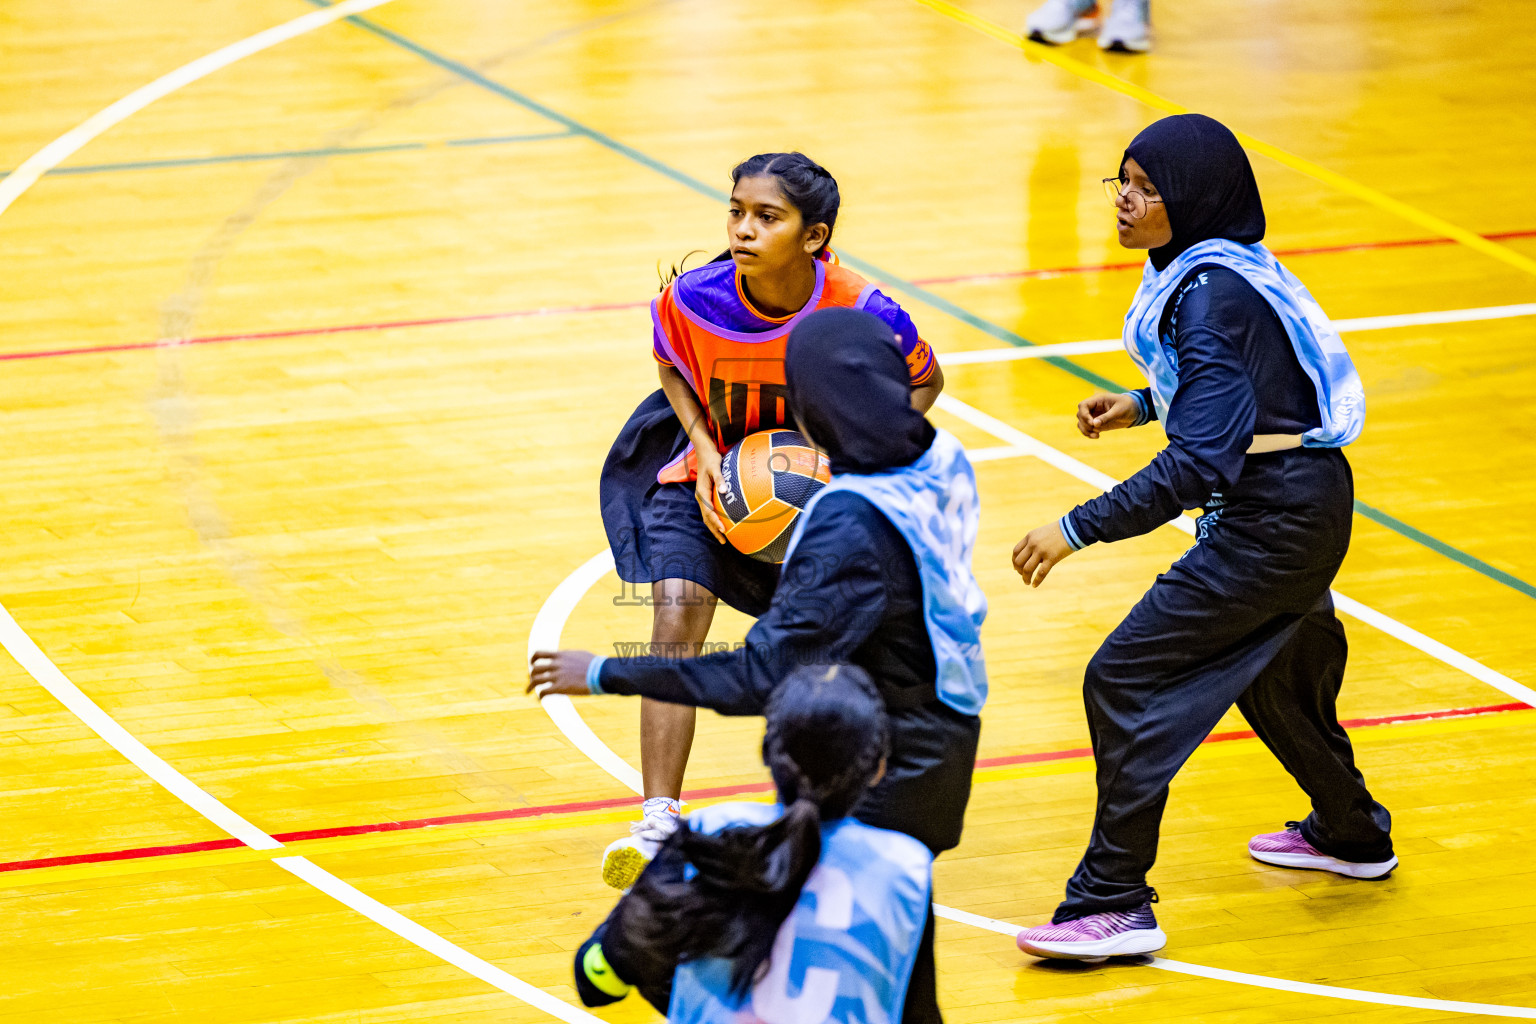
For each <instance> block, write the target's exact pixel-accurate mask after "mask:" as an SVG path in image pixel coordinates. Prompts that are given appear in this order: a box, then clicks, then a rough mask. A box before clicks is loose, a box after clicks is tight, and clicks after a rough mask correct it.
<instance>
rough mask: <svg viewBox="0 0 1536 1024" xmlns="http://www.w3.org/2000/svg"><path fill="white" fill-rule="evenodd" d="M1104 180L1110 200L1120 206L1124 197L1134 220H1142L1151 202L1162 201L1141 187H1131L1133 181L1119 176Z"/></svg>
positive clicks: (1105, 191) (1105, 192) (1106, 193)
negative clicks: (1123, 179) (1124, 179)
mask: <svg viewBox="0 0 1536 1024" xmlns="http://www.w3.org/2000/svg"><path fill="white" fill-rule="evenodd" d="M1102 180H1103V182H1104V194H1105V195H1106V196H1108V197H1109V201H1110V202H1112V203H1114V204H1115V205H1116V206H1119V205H1120V200H1122V199H1124V200H1125V203H1126V205H1127V206H1128V207H1130V209H1129V210H1127V211H1126V212H1127V213H1128V214H1129V215H1130V218H1131V219H1132V220H1141V218H1143V217H1145V216H1146V215H1147V205H1148V204H1149V203H1160V202H1162V200H1161V199H1153V198H1152V197H1151V196H1149V195H1147V194H1146V193H1145V192H1143V191H1142V190H1141V189H1139V188H1131V183H1130V182H1128V181H1122V180H1121V179H1119V178H1104V179H1102Z"/></svg>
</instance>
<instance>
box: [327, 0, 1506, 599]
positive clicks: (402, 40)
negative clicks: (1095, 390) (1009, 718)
mask: <svg viewBox="0 0 1536 1024" xmlns="http://www.w3.org/2000/svg"><path fill="white" fill-rule="evenodd" d="M307 2H308V3H310V4H312V5H314V6H315V7H329V6H331V4H330V0H307ZM345 20H347V21H349V22H351V23H352V24H354V25H356V26H357V27H358V28H361V29H365V30H367V31H369V32H372V33H373V34H374V35H376V36H379V37H380V38H382V39H387V40H388V41H389V42H391V43H394V44H395V45H396V46H399V47H401V48H402V49H405V50H409V51H410V52H411V53H414V54H416V55H417V56H418V57H420V58H422V59H423V60H425V61H428V62H429V63H432V64H436V65H437V66H438V67H440V68H442V69H444V70H445V71H451V72H453V73H454V74H456V75H458V76H459V77H461V78H463V79H465V80H466V81H469V82H472V83H474V84H475V85H478V86H480V87H481V88H483V89H485V90H487V91H489V92H493V93H495V94H496V95H498V96H501V97H502V98H504V99H508V100H511V101H512V102H513V103H516V104H517V105H518V106H520V107H522V108H523V109H525V110H529V111H532V112H533V113H535V114H538V115H539V116H540V117H544V118H547V119H549V120H551V121H553V122H555V123H556V124H559V125H564V126H565V128H566V129H567V130H568V131H569V132H570V133H571V134H573V135H580V136H583V137H585V138H588V139H591V140H592V141H593V142H595V143H597V144H598V145H600V146H602V147H603V148H604V149H608V150H611V151H612V152H614V153H617V154H619V155H620V156H623V157H626V158H628V159H630V160H633V161H634V162H635V163H637V164H640V165H641V166H643V167H646V168H649V169H650V170H653V171H655V172H656V173H657V174H660V175H662V176H663V177H666V178H670V179H672V180H673V181H675V182H677V183H678V184H680V185H682V186H684V187H685V188H688V189H691V190H692V191H694V192H697V193H699V194H700V195H703V196H707V197H708V198H710V199H713V200H715V201H716V202H721V203H723V202H726V201H727V200H729V199H730V196H729V195H728V194H727V193H725V192H722V191H721V190H720V189H717V188H714V187H712V186H710V185H707V184H705V183H704V182H702V181H700V180H699V179H698V178H695V177H694V176H693V175H691V174H688V173H687V172H685V171H680V170H678V169H677V168H675V167H670V166H668V165H667V164H664V163H662V162H661V161H660V160H657V159H656V158H655V157H653V156H651V155H649V154H648V153H644V152H641V151H640V150H638V149H636V148H635V147H633V146H630V145H628V144H626V143H623V142H620V141H619V140H618V139H615V138H613V137H612V136H611V135H606V134H604V133H603V132H600V131H598V130H597V129H595V128H590V127H588V126H587V125H585V124H582V123H581V122H580V121H577V120H576V119H575V118H572V117H570V116H568V115H566V114H562V113H560V111H558V110H555V109H554V108H553V107H549V106H546V105H544V104H543V103H540V102H539V101H538V100H536V99H534V98H533V97H531V96H527V95H525V94H523V93H521V92H518V91H517V90H516V89H513V88H510V87H509V86H505V85H502V84H501V83H500V82H497V81H495V80H494V79H491V78H487V77H486V76H485V75H483V74H481V73H480V72H479V71H476V70H475V69H474V68H472V67H470V66H469V65H467V64H463V63H460V62H459V61H456V60H454V59H453V58H452V57H445V56H443V55H442V54H440V53H437V52H435V51H433V50H429V49H427V48H426V47H425V46H422V45H421V44H420V43H417V42H415V41H413V40H410V39H407V38H406V37H405V36H402V35H400V34H399V33H398V32H394V31H391V30H390V29H387V28H385V27H384V26H382V25H380V24H377V23H376V22H373V21H370V20H369V19H367V18H364V17H361V16H359V15H353V16H351V17H349V18H347V19H345ZM838 257H839V259H840V260H841V261H842V262H843V263H845V264H846V265H848V266H849V267H852V268H853V269H855V270H857V271H859V272H860V273H861V274H863V275H865V276H866V277H871V278H878V279H879V280H880V281H882V282H884V283H888V284H890V285H891V286H892V287H894V288H897V289H898V290H900V291H903V292H905V293H907V294H908V295H911V296H912V297H914V298H916V299H918V300H919V301H921V302H923V303H925V304H926V305H928V306H931V307H933V308H934V309H937V310H939V311H940V312H943V313H947V314H948V315H950V316H952V317H954V318H955V319H957V320H959V321H960V322H962V323H964V324H967V325H969V326H971V327H974V328H976V329H977V330H979V331H981V332H983V333H984V334H988V335H990V336H991V337H994V338H997V339H999V340H1001V341H1006V342H1008V343H1009V344H1010V345H1020V346H1024V345H1029V346H1033V345H1034V344H1035V343H1034V342H1032V341H1030V340H1029V339H1027V338H1025V337H1024V336H1023V335H1021V334H1017V333H1015V332H1013V331H1010V330H1009V329H1008V328H1006V327H1003V326H1001V325H1000V324H995V323H992V322H991V321H990V320H985V319H983V318H981V317H979V316H977V315H976V314H975V313H972V312H971V311H970V310H967V309H965V308H963V307H961V306H958V305H956V304H955V303H953V302H951V301H949V300H948V299H946V298H944V297H943V296H940V295H936V294H934V293H933V292H930V291H928V290H927V289H926V288H921V287H919V286H918V285H915V284H912V283H911V282H909V281H904V280H902V279H901V278H900V277H897V276H896V275H894V274H891V273H889V272H887V271H885V270H882V269H881V268H880V267H878V266H876V265H875V264H873V263H870V262H869V261H868V260H863V259H859V258H858V257H856V256H850V255H849V254H847V253H845V252H842V251H841V250H839V253H838ZM1041 361H1042V362H1046V363H1050V364H1051V365H1052V366H1054V367H1056V368H1057V369H1060V370H1065V371H1066V372H1067V373H1070V374H1072V375H1073V376H1074V377H1077V378H1079V379H1081V380H1085V381H1087V382H1088V383H1090V384H1093V385H1094V386H1095V387H1099V388H1103V389H1104V390H1106V391H1129V390H1131V389H1130V388H1126V387H1124V386H1122V385H1120V384H1117V383H1115V382H1114V381H1112V380H1110V379H1109V378H1108V377H1102V376H1100V375H1099V374H1097V373H1094V372H1093V371H1092V370H1089V369H1087V368H1086V367H1082V366H1078V365H1077V364H1076V363H1074V362H1072V361H1071V360H1070V359H1066V358H1062V357H1059V356H1058V357H1051V358H1048V359H1044V360H1041ZM1355 511H1356V512H1358V513H1359V514H1360V515H1363V516H1365V517H1366V518H1367V519H1370V520H1371V521H1373V522H1375V523H1378V524H1380V525H1382V526H1385V527H1387V528H1388V529H1389V530H1393V531H1395V532H1397V533H1399V534H1401V535H1402V536H1404V537H1407V538H1408V539H1409V540H1412V541H1414V542H1416V543H1418V544H1422V545H1423V546H1425V547H1426V548H1428V549H1429V550H1431V551H1433V552H1435V553H1436V554H1439V555H1444V556H1445V557H1447V558H1449V559H1451V560H1452V561H1454V562H1456V563H1457V564H1459V565H1463V566H1466V567H1467V568H1469V569H1472V570H1473V571H1475V572H1479V573H1481V574H1482V575H1484V576H1487V577H1488V578H1489V579H1492V580H1495V581H1497V582H1499V583H1502V584H1504V585H1505V586H1507V587H1511V588H1513V589H1514V590H1516V591H1518V592H1519V593H1522V594H1524V595H1526V596H1527V597H1532V598H1536V586H1532V585H1531V584H1529V583H1527V582H1525V581H1524V580H1522V579H1520V578H1519V577H1516V576H1511V575H1510V574H1509V573H1507V572H1504V571H1503V570H1502V569H1496V568H1494V567H1493V566H1491V565H1489V564H1488V563H1487V562H1485V561H1483V560H1482V559H1480V558H1476V557H1474V556H1472V555H1469V554H1467V553H1466V552H1465V551H1461V550H1459V549H1457V548H1454V547H1452V546H1451V545H1449V544H1447V543H1445V542H1444V541H1442V540H1438V539H1436V538H1434V537H1431V536H1430V535H1429V534H1427V533H1425V532H1423V531H1422V530H1419V529H1416V528H1415V527H1412V526H1409V525H1408V524H1407V523H1405V522H1403V521H1402V520H1400V519H1397V518H1396V517H1394V516H1390V515H1388V514H1387V513H1385V512H1382V511H1380V510H1379V509H1375V508H1372V507H1371V506H1369V505H1366V504H1364V503H1362V502H1359V501H1356V502H1355Z"/></svg>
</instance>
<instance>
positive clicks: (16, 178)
mask: <svg viewBox="0 0 1536 1024" xmlns="http://www.w3.org/2000/svg"><path fill="white" fill-rule="evenodd" d="M389 2H390V0H344V2H342V3H338V4H336V5H334V6H332V7H327V8H325V9H323V10H319V11H314V12H312V13H309V14H306V15H304V16H302V17H299V18H295V19H293V20H292V21H288V22H284V23H283V24H281V25H277V26H274V27H273V28H269V29H266V30H265V31H262V32H258V33H256V34H255V35H253V36H248V37H247V38H245V39H242V40H240V41H239V42H237V43H232V44H230V45H229V46H226V47H224V48H222V49H220V50H215V51H214V52H213V53H210V54H208V55H206V56H204V57H199V58H198V59H197V60H194V61H192V62H191V63H189V64H184V65H182V66H181V67H180V68H177V69H176V70H175V71H172V72H170V73H169V74H166V75H162V76H161V77H160V78H157V79H155V80H154V81H153V82H151V83H149V84H148V85H146V86H144V87H142V88H140V89H137V90H135V91H134V92H132V93H129V94H128V95H127V96H125V97H123V98H122V99H120V100H118V101H117V102H116V103H113V104H112V105H111V106H108V107H106V108H105V109H103V110H101V111H100V112H99V113H97V114H94V115H93V116H91V117H89V118H87V119H86V120H85V121H82V122H81V123H80V124H79V125H77V126H76V127H75V128H72V129H71V130H70V131H68V132H65V133H64V134H63V135H61V136H59V137H58V138H57V139H55V140H54V141H52V142H50V143H49V144H48V145H46V146H44V147H43V148H42V149H40V150H38V151H37V152H36V153H34V154H33V155H32V156H31V157H29V158H28V159H27V160H26V161H24V162H23V163H22V165H21V166H20V167H18V168H17V169H16V170H15V171H13V172H11V174H10V175H9V176H8V177H6V178H5V179H4V181H0V213H4V212H5V210H6V209H7V208H9V207H10V205H11V204H12V203H14V202H15V201H16V200H17V199H18V198H19V197H20V196H21V195H22V194H23V193H25V192H26V191H27V189H29V188H31V187H32V185H34V184H35V183H36V182H37V180H38V179H39V178H40V177H42V176H43V175H44V174H46V173H47V172H48V171H50V170H52V169H53V168H54V167H57V166H58V165H59V164H60V163H61V162H63V161H64V160H66V159H68V158H69V156H70V155H71V154H73V153H75V152H77V151H78V150H79V149H80V147H82V146H84V145H85V144H86V143H88V142H90V141H91V140H92V139H94V138H96V136H98V135H100V134H101V133H102V132H104V131H106V130H107V129H108V128H111V127H112V126H113V125H115V124H118V123H120V122H122V121H123V120H124V119H126V118H128V117H129V116H131V115H133V114H134V113H137V112H138V111H140V110H143V109H144V108H145V107H147V106H149V104H151V103H153V102H154V101H155V100H158V99H162V98H163V97H165V96H168V95H170V94H171V93H173V92H175V91H176V90H177V89H180V88H181V87H182V86H184V85H189V84H190V83H192V82H195V81H197V80H198V79H200V78H203V77H205V76H207V75H209V74H212V73H213V72H214V71H217V70H218V69H220V68H223V67H228V66H229V65H230V64H233V63H235V62H236V61H238V60H240V59H241V58H244V57H249V56H251V55H252V54H254V53H260V52H261V51H263V50H265V49H268V48H269V47H272V46H276V45H277V44H278V43H281V42H284V41H285V40H288V39H293V38H294V37H296V36H300V35H303V34H304V33H306V32H312V31H314V30H315V29H317V28H321V27H323V26H326V25H329V24H331V23H333V22H336V21H339V20H341V19H342V18H345V17H348V16H350V15H353V14H358V13H360V12H362V11H366V10H370V9H371V8H374V7H379V6H381V5H383V4H386V3H389ZM578 596H579V595H578ZM0 645H3V646H4V647H5V649H6V650H7V651H9V652H10V654H11V657H13V658H15V659H16V662H17V664H19V665H20V666H21V667H22V668H24V669H26V671H27V674H28V675H30V676H31V677H32V678H33V679H35V680H37V682H38V685H40V686H42V687H43V689H45V690H47V691H48V692H49V693H50V694H52V695H53V696H54V698H55V699H57V700H58V701H59V703H61V704H63V705H64V706H65V707H66V708H68V709H69V710H70V711H71V712H72V713H73V714H74V715H75V717H77V718H79V719H80V721H82V722H84V723H85V724H86V725H87V726H88V727H89V728H90V729H91V731H92V732H94V733H96V735H97V736H100V737H101V738H102V740H104V741H105V742H106V743H107V744H108V745H109V746H111V747H112V748H113V749H114V750H116V751H117V752H118V753H119V754H122V755H123V756H124V757H125V758H127V759H128V760H129V761H130V762H132V763H133V764H134V765H135V766H136V767H137V768H138V769H139V770H140V771H142V772H143V773H144V774H145V775H148V776H149V777H150V778H151V779H153V780H154V781H155V782H157V783H158V784H159V785H161V786H163V787H164V788H165V790H166V791H167V792H169V793H170V794H171V795H172V796H174V797H176V798H177V799H178V800H180V801H181V802H182V803H184V804H186V805H187V806H188V807H190V808H192V809H193V810H194V811H196V812H197V813H198V814H201V815H202V816H203V817H204V818H207V819H208V820H209V821H211V822H213V823H214V824H215V825H217V826H218V827H219V828H221V829H223V830H224V831H225V832H228V833H229V834H230V835H232V836H234V837H235V838H236V839H238V840H240V841H241V842H242V843H244V844H246V845H247V846H250V847H252V848H254V849H258V850H278V849H282V848H283V844H282V843H280V842H278V841H277V840H276V839H273V838H272V837H271V836H270V835H268V834H267V833H265V832H263V831H262V830H261V829H259V828H257V827H256V826H255V825H252V824H251V823H250V822H248V821H246V820H245V819H244V818H242V817H241V816H240V815H238V814H236V813H235V812H234V811H233V810H231V809H230V808H229V807H227V806H225V804H223V803H222V802H220V801H219V800H218V799H217V798H215V797H214V796H213V795H211V794H210V793H208V792H207V791H206V790H204V789H203V788H202V787H200V786H198V785H197V783H195V782H193V781H192V780H191V779H189V778H187V777H186V776H185V775H183V774H181V773H180V772H179V771H177V770H176V769H175V768H172V767H171V766H170V765H169V764H167V763H166V762H165V760H164V759H162V758H161V757H160V756H159V755H157V754H155V753H154V752H153V751H151V750H150V749H149V748H148V747H146V746H144V744H143V743H141V742H139V740H138V738H137V737H135V736H133V735H132V734H131V733H129V732H128V731H127V730H126V729H124V728H123V727H122V726H121V725H120V724H119V723H118V722H117V721H116V720H115V719H113V718H112V716H111V715H109V714H107V713H106V712H105V711H103V710H102V709H101V707H100V706H99V705H98V704H97V703H96V702H95V701H93V700H91V698H89V697H87V696H86V695H85V693H84V692H83V691H81V689H80V688H79V687H78V686H76V685H75V684H74V683H73V682H71V681H70V679H69V678H68V677H67V676H65V675H64V673H63V672H62V671H60V669H59V667H58V666H57V665H55V664H54V663H53V661H52V660H51V659H50V658H49V657H48V655H46V654H44V653H43V651H42V648H40V647H38V646H37V644H36V643H34V642H33V640H32V638H31V637H30V636H28V635H27V633H26V631H25V630H23V629H22V628H21V626H20V625H19V624H18V623H17V622H16V620H15V618H14V617H12V615H11V613H10V612H9V611H8V610H7V609H6V608H5V607H4V606H0ZM272 863H274V864H276V865H277V866H278V867H280V868H282V869H283V870H284V871H287V872H288V873H289V874H291V875H293V876H294V877H296V878H298V879H301V880H302V881H304V882H307V883H309V884H310V885H312V886H314V887H315V888H316V889H319V890H320V891H321V892H323V893H325V894H326V895H327V896H330V897H331V898H332V899H334V900H336V901H338V902H340V903H342V904H344V905H346V906H348V907H350V908H351V909H353V910H355V911H357V912H358V913H360V914H362V915H363V916H364V917H367V918H368V919H369V920H371V921H373V922H375V923H376V924H379V925H382V926H383V927H385V928H387V929H389V930H390V931H391V932H394V933H395V934H396V935H398V936H399V937H401V938H402V939H405V940H406V941H407V942H410V943H412V944H414V945H416V946H418V947H420V948H421V949H424V950H426V951H427V952H428V953H431V954H433V955H434V956H437V957H439V958H441V959H443V960H445V961H447V962H448V963H450V964H452V965H454V966H455V967H457V968H459V969H460V970H462V971H464V972H466V973H468V974H471V975H473V976H474V977H476V978H479V979H481V980H482V981H485V982H487V983H489V984H491V985H493V986H495V987H496V988H499V989H500V990H501V991H503V992H505V993H507V994H508V995H510V996H513V997H514V998H516V999H520V1000H522V1001H523V1002H525V1003H527V1004H528V1005H530V1006H534V1007H537V1008H538V1009H540V1010H543V1011H544V1012H545V1013H548V1014H550V1015H551V1016H553V1017H556V1018H558V1019H560V1020H563V1021H566V1022H567V1024H602V1021H601V1020H600V1019H599V1018H597V1017H594V1016H593V1015H592V1014H590V1013H588V1012H586V1011H585V1010H582V1009H579V1008H577V1007H574V1006H571V1005H570V1004H569V1003H566V1002H564V1001H563V1000H560V999H556V998H555V997H554V996H552V995H550V994H549V993H548V992H545V991H544V990H543V989H540V988H538V987H536V986H534V985H530V984H529V983H528V982H526V981H523V980H522V979H521V978H517V977H514V976H512V975H511V974H508V973H507V972H506V971H503V970H502V969H501V968H500V967H497V966H495V965H494V964H491V963H487V962H486V961H484V960H482V959H480V958H479V957H477V956H475V955H474V954H473V953H470V952H469V951H467V950H465V949H462V948H461V947H459V946H456V945H454V944H453V943H452V942H449V941H448V940H447V939H445V938H443V937H442V936H441V935H438V934H437V933H436V932H433V931H431V930H429V929H427V928H424V927H422V926H421V925H419V924H417V923H416V922H415V921H412V920H411V919H410V918H408V917H406V916H405V915H403V914H401V913H399V912H398V911H396V910H393V909H391V908H389V907H387V906H385V905H384V904H382V903H380V902H379V901H378V900H376V899H374V898H373V897H371V896H369V895H367V894H366V893H363V892H361V891H359V890H358V889H356V888H354V887H353V886H352V885H350V884H348V883H347V882H344V881H342V880H341V879H340V878H337V877H336V876H335V875H333V874H331V873H330V872H329V871H327V870H325V869H324V868H322V867H320V866H319V865H318V864H315V863H314V862H313V861H310V860H309V859H307V858H305V857H275V858H273V860H272Z"/></svg>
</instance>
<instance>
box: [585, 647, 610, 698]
mask: <svg viewBox="0 0 1536 1024" xmlns="http://www.w3.org/2000/svg"><path fill="white" fill-rule="evenodd" d="M607 660H608V656H607V655H605V654H599V655H598V656H597V657H595V658H593V659H592V660H591V661H590V662H588V663H587V692H588V693H592V694H601V693H602V692H603V682H602V675H603V662H605V661H607Z"/></svg>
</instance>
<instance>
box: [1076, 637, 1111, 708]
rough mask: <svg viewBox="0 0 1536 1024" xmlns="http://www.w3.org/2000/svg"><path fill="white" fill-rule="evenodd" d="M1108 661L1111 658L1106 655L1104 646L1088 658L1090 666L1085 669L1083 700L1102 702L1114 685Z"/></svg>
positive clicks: (1091, 702)
mask: <svg viewBox="0 0 1536 1024" xmlns="http://www.w3.org/2000/svg"><path fill="white" fill-rule="evenodd" d="M1108 662H1109V659H1108V658H1106V657H1105V656H1104V651H1103V649H1102V648H1101V649H1100V650H1099V651H1097V652H1096V653H1095V654H1094V656H1093V657H1092V658H1089V659H1088V667H1087V668H1086V669H1084V670H1083V701H1084V702H1085V703H1087V704H1099V703H1102V702H1103V700H1104V697H1105V695H1106V694H1108V693H1109V691H1110V689H1111V687H1112V686H1113V683H1112V682H1111V680H1110V674H1109V672H1108V668H1109V664H1108Z"/></svg>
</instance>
